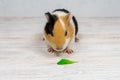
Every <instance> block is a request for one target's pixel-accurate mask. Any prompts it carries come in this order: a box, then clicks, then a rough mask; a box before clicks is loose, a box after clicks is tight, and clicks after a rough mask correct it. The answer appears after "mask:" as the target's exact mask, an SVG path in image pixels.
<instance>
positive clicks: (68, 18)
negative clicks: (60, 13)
mask: <svg viewBox="0 0 120 80" xmlns="http://www.w3.org/2000/svg"><path fill="white" fill-rule="evenodd" d="M72 17H73V15H72V14H71V13H68V14H67V15H66V20H67V22H70V20H71V19H72Z"/></svg>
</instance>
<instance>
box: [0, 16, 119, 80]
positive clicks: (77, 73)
mask: <svg viewBox="0 0 120 80" xmlns="http://www.w3.org/2000/svg"><path fill="white" fill-rule="evenodd" d="M44 22H45V20H44V19H41V18H0V80H120V18H79V19H78V22H79V35H78V36H79V38H80V41H79V43H74V44H73V50H74V53H73V54H71V55H68V54H65V53H61V54H59V55H56V54H52V53H48V52H47V47H46V44H45V42H44V41H42V31H43V27H44ZM61 58H67V59H71V60H75V61H78V63H76V64H72V65H64V66H60V65H57V64H56V63H57V61H59V60H60V59H61Z"/></svg>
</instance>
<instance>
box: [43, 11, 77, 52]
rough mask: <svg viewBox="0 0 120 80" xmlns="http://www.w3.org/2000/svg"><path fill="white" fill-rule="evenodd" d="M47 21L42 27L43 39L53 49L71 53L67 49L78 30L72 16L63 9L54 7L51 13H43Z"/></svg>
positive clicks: (70, 50)
mask: <svg viewBox="0 0 120 80" xmlns="http://www.w3.org/2000/svg"><path fill="white" fill-rule="evenodd" d="M45 15H46V17H47V20H48V21H47V23H46V25H45V28H44V36H45V40H46V41H47V42H48V44H49V46H50V49H49V52H53V51H66V52H67V53H72V52H73V50H72V49H69V46H70V45H71V43H73V42H74V41H75V37H76V35H77V32H78V24H77V21H76V19H75V17H74V16H72V15H71V13H70V12H69V11H67V10H65V9H56V10H54V11H53V12H52V13H49V12H48V13H45Z"/></svg>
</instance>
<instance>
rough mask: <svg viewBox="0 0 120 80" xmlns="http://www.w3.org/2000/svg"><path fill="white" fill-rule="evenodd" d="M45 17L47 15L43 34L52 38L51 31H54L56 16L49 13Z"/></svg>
mask: <svg viewBox="0 0 120 80" xmlns="http://www.w3.org/2000/svg"><path fill="white" fill-rule="evenodd" d="M45 14H46V15H48V18H49V19H48V22H47V23H46V25H45V32H46V33H47V34H51V36H54V34H53V29H54V24H55V22H56V20H57V16H56V15H51V14H50V13H45Z"/></svg>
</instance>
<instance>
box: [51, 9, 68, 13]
mask: <svg viewBox="0 0 120 80" xmlns="http://www.w3.org/2000/svg"><path fill="white" fill-rule="evenodd" d="M56 11H62V12H65V13H69V11H68V10H66V9H56V10H54V11H53V12H56Z"/></svg>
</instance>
